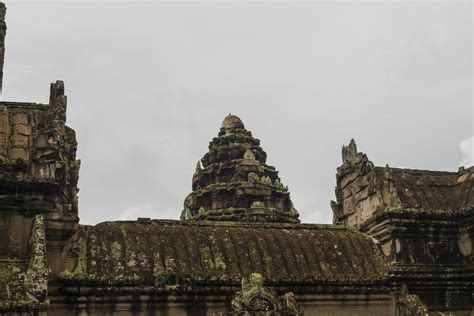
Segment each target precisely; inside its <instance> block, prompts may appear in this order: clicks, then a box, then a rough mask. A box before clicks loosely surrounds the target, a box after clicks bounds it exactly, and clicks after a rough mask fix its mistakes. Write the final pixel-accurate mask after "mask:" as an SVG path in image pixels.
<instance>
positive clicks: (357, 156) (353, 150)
mask: <svg viewBox="0 0 474 316" xmlns="http://www.w3.org/2000/svg"><path fill="white" fill-rule="evenodd" d="M373 167H374V164H373V163H372V162H371V161H370V160H369V158H367V155H366V154H364V153H361V152H358V151H357V145H356V143H355V141H354V139H351V141H350V142H349V145H347V146H342V166H340V167H339V168H337V178H341V177H343V176H345V175H346V174H348V173H350V172H352V171H353V170H354V168H355V169H360V170H361V171H363V172H364V173H365V172H367V171H369V170H372V168H373Z"/></svg>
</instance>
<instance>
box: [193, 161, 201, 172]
mask: <svg viewBox="0 0 474 316" xmlns="http://www.w3.org/2000/svg"><path fill="white" fill-rule="evenodd" d="M201 170H202V168H201V162H200V161H199V160H198V162H197V163H196V170H195V171H194V173H195V174H196V173H198V172H199V171H201Z"/></svg>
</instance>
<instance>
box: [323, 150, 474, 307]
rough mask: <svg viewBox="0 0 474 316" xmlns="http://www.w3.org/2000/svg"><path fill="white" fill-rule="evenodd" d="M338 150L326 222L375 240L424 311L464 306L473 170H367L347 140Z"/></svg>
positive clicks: (468, 288)
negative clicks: (340, 158)
mask: <svg viewBox="0 0 474 316" xmlns="http://www.w3.org/2000/svg"><path fill="white" fill-rule="evenodd" d="M342 155H343V164H342V166H341V167H339V168H338V171H337V176H336V177H337V187H336V197H337V202H334V201H332V202H331V207H332V209H333V212H334V222H335V223H342V224H344V225H345V226H349V227H356V228H358V229H359V230H361V231H362V232H364V233H367V234H369V235H371V236H372V237H373V238H374V240H377V241H378V242H379V243H380V246H381V249H382V251H383V253H384V254H385V255H386V256H387V258H389V259H390V260H391V261H392V262H393V263H394V269H393V270H392V275H393V278H394V279H395V280H397V281H400V282H406V285H407V286H408V290H409V292H410V293H411V294H417V295H418V297H419V298H420V299H421V301H423V303H425V304H426V305H427V306H428V308H430V309H431V310H439V311H442V310H449V311H452V310H456V309H457V310H459V313H461V314H462V313H464V312H465V311H466V310H470V309H471V308H472V293H473V292H472V291H473V284H474V274H473V268H472V267H473V262H474V255H473V254H472V250H471V244H472V240H473V237H474V225H473V223H474V208H473V207H474V194H473V193H474V185H473V184H474V167H471V168H460V169H459V170H458V172H441V171H428V170H411V169H398V168H392V167H389V166H388V165H387V166H385V167H375V166H373V164H372V163H371V162H370V161H369V160H368V158H367V156H366V155H365V154H363V153H359V152H357V147H356V145H355V142H354V141H351V143H350V144H349V146H344V147H343V150H342ZM434 287H436V288H437V291H433V290H432V289H433V288H434ZM407 297H409V298H410V297H411V296H407ZM411 298H413V297H411Z"/></svg>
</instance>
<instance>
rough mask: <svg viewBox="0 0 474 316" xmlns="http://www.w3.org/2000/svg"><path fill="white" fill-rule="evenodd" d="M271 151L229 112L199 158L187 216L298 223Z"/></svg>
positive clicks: (221, 219) (186, 203) (187, 200)
mask: <svg viewBox="0 0 474 316" xmlns="http://www.w3.org/2000/svg"><path fill="white" fill-rule="evenodd" d="M266 158H267V154H266V153H265V152H264V151H263V150H262V148H261V147H260V141H259V140H258V139H255V138H253V137H252V133H251V132H249V131H247V130H246V129H245V127H244V124H243V123H242V121H241V120H240V118H238V117H237V116H235V115H229V116H227V117H226V118H225V119H224V121H223V122H222V125H221V130H220V132H219V135H218V137H217V138H214V139H213V140H212V141H211V142H210V144H209V152H208V153H207V154H205V155H204V157H203V158H202V160H201V162H202V166H203V168H201V165H200V164H199V163H198V167H197V168H196V172H195V174H194V176H193V185H192V189H193V192H192V193H190V194H189V195H188V196H187V197H186V199H185V201H184V210H183V212H182V215H181V219H182V220H194V221H197V220H213V221H249V222H290V223H297V222H299V220H298V216H299V214H298V212H297V211H296V209H295V208H294V207H293V203H292V202H291V200H290V193H289V192H288V189H287V188H286V187H284V186H283V185H282V184H281V180H280V178H279V177H278V171H276V170H275V168H274V167H272V166H269V165H267V164H266V163H265V161H266Z"/></svg>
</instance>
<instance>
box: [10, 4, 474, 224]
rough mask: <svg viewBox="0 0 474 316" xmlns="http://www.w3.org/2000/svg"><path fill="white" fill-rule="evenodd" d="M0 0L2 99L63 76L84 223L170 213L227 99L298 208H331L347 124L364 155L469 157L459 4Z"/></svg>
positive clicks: (468, 20) (468, 31) (323, 212)
mask: <svg viewBox="0 0 474 316" xmlns="http://www.w3.org/2000/svg"><path fill="white" fill-rule="evenodd" d="M6 5H7V8H8V11H7V25H8V32H7V37H6V61H5V62H6V64H5V75H4V91H3V93H4V94H3V99H5V100H15V101H35V102H44V103H46V102H47V100H48V93H49V83H50V82H52V81H54V80H56V79H62V80H65V83H66V94H67V95H68V100H69V102H68V125H69V126H71V127H73V128H74V129H75V130H76V132H77V136H78V141H79V151H78V156H79V158H80V159H81V160H82V166H81V173H80V182H79V186H80V189H81V191H80V196H79V203H80V204H79V210H80V216H81V222H82V223H96V222H100V221H104V220H114V219H117V218H119V217H120V218H125V217H132V218H136V217H137V216H142V217H153V218H178V217H179V214H180V211H181V209H182V202H183V199H184V197H185V196H186V195H187V194H188V193H189V192H190V190H191V177H192V174H193V171H194V167H195V164H196V161H197V160H198V159H200V158H201V157H202V156H203V155H204V153H205V152H206V151H207V145H208V143H209V141H210V140H211V138H212V137H214V136H216V135H217V132H218V129H219V126H220V123H221V121H222V119H223V118H224V117H225V115H226V114H228V113H229V112H231V113H233V114H237V115H239V116H240V117H241V118H242V120H243V121H244V123H245V125H246V127H247V129H249V130H251V131H252V133H253V134H254V136H255V137H257V138H259V139H260V140H261V144H262V147H263V149H264V150H265V151H266V152H267V154H268V163H269V164H272V165H274V166H275V167H276V168H277V170H279V171H280V176H281V178H282V181H283V183H284V184H285V185H288V186H289V189H290V192H291V194H292V199H293V202H294V204H295V206H296V208H297V209H298V210H299V211H300V214H301V218H302V220H303V221H304V222H324V223H327V222H330V221H331V218H332V212H331V210H330V207H329V201H330V200H331V199H334V186H335V172H336V167H337V166H339V165H340V162H341V155H340V148H341V146H342V145H343V144H346V143H347V142H348V141H349V140H350V138H352V137H354V138H355V139H356V142H357V144H358V146H359V150H361V151H363V152H365V153H366V154H367V155H368V156H369V158H370V159H371V160H372V161H373V162H374V163H375V164H376V165H385V164H386V163H389V164H390V165H391V166H397V167H407V168H418V169H442V170H456V169H457V167H458V165H459V164H460V163H461V161H464V163H469V161H471V162H472V157H463V153H462V152H461V150H460V144H461V142H462V141H463V140H465V141H464V143H462V144H461V147H462V148H461V149H462V150H463V152H464V155H465V156H466V155H467V156H472V139H474V138H470V137H471V136H472V135H474V133H473V119H474V118H473V102H472V101H473V100H472V75H473V71H472V36H473V34H472V4H471V3H470V2H457V3H450V2H437V3H427V2H424V3H418V4H417V3H413V2H399V3H382V4H376V3H373V2H368V3H333V4H329V3H322V2H317V3H297V4H296V3H259V4H255V3H243V2H233V3H225V4H222V3H221V4H219V3H215V2H208V3H157V2H152V3H107V4H105V3H74V4H65V3H40V4H38V3H18V2H16V1H6ZM469 138H470V140H467V141H466V139H469Z"/></svg>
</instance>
